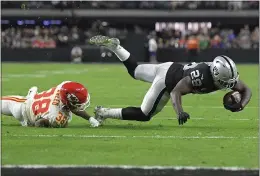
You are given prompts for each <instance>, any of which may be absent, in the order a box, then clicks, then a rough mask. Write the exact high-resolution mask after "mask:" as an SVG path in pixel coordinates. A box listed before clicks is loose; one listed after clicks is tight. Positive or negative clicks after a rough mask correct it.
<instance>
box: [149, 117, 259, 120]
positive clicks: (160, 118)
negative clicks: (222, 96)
mask: <svg viewBox="0 0 260 176" xmlns="http://www.w3.org/2000/svg"><path fill="white" fill-rule="evenodd" d="M153 120H176V118H174V117H172V118H167V117H155V118H153ZM191 120H217V121H218V120H231V121H248V120H255V121H259V119H257V118H252V119H245V118H243V119H232V118H225V119H224V118H223V119H220V118H191Z"/></svg>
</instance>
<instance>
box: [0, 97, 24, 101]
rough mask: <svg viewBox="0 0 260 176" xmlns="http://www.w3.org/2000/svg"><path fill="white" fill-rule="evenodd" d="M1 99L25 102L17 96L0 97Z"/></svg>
mask: <svg viewBox="0 0 260 176" xmlns="http://www.w3.org/2000/svg"><path fill="white" fill-rule="evenodd" d="M1 100H10V101H15V102H25V101H26V99H25V98H17V97H1Z"/></svg>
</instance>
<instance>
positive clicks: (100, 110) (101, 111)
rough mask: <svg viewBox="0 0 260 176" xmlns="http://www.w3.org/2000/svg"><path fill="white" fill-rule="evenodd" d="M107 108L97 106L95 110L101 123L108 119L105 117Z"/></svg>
mask: <svg viewBox="0 0 260 176" xmlns="http://www.w3.org/2000/svg"><path fill="white" fill-rule="evenodd" d="M106 109H107V108H103V107H102V106H96V107H95V110H94V114H95V118H96V119H97V121H98V122H99V123H100V124H103V122H104V121H105V120H106V118H105V117H104V113H105V112H106Z"/></svg>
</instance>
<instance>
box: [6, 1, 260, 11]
mask: <svg viewBox="0 0 260 176" xmlns="http://www.w3.org/2000/svg"><path fill="white" fill-rule="evenodd" d="M2 8H29V9H31V8H59V9H60V8H61V9H66V8H81V9H84V8H85V9H157V10H159V9H168V10H175V9H176V10H183V9H185V10H189V9H192V10H194V9H229V10H240V9H243V10H246V9H258V8H259V3H258V1H256V0H248V1H193V2H191V1H179V0H172V1H114V2H113V1H103V0H98V1H54V0H53V1H42V2H40V1H28V2H24V3H23V4H22V5H21V3H20V2H13V1H3V2H2Z"/></svg>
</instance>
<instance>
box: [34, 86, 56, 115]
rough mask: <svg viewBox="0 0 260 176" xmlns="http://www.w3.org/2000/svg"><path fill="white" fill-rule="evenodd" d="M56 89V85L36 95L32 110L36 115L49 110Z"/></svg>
mask: <svg viewBox="0 0 260 176" xmlns="http://www.w3.org/2000/svg"><path fill="white" fill-rule="evenodd" d="M55 89H56V88H55V87H54V88H52V89H50V90H48V91H45V92H42V93H40V94H36V95H35V96H34V102H33V104H32V111H33V113H34V115H41V114H43V113H46V112H47V111H48V110H49V107H50V103H51V99H50V96H51V95H53V94H54V92H55Z"/></svg>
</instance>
